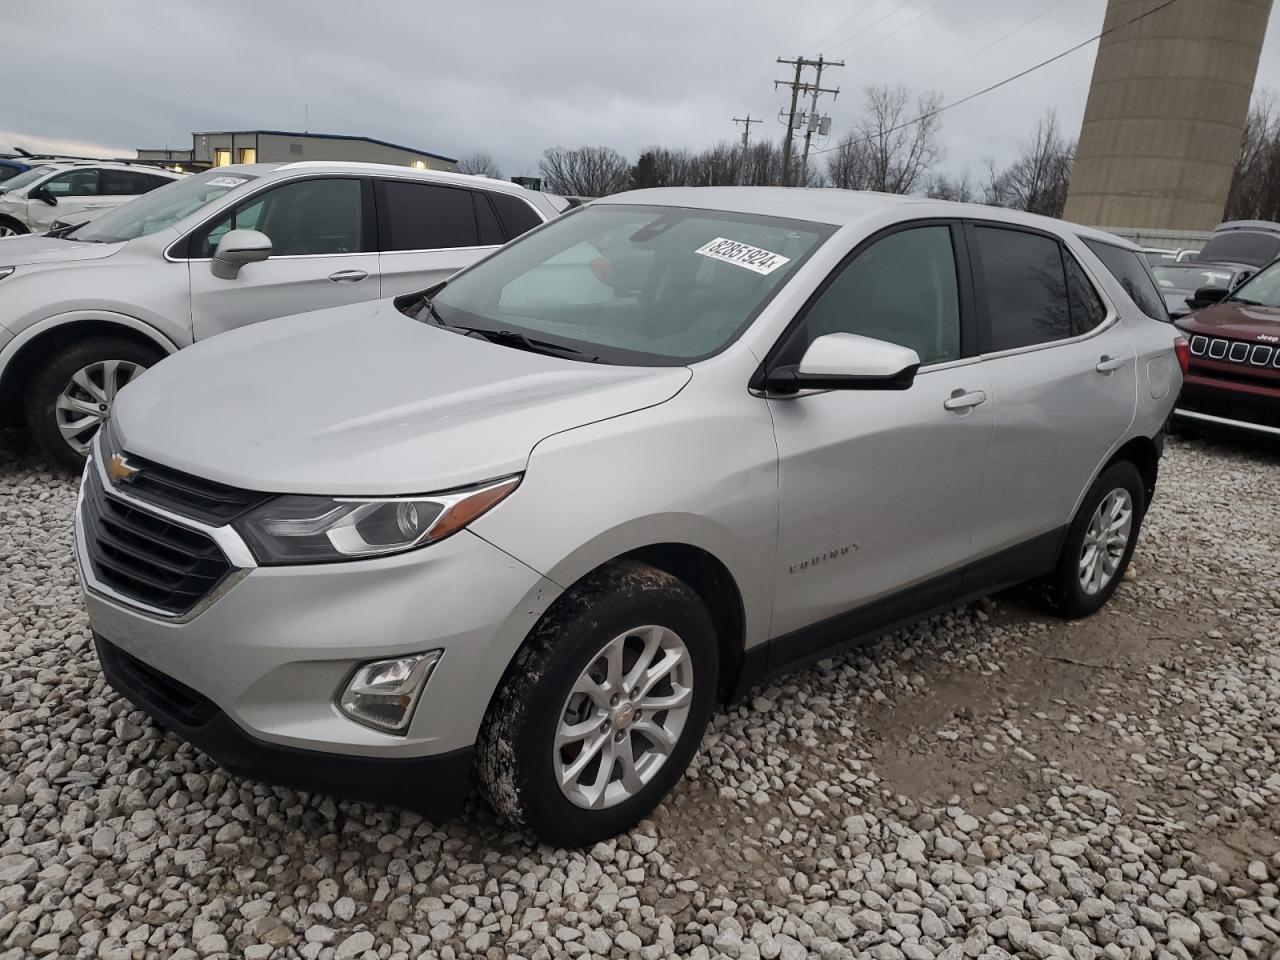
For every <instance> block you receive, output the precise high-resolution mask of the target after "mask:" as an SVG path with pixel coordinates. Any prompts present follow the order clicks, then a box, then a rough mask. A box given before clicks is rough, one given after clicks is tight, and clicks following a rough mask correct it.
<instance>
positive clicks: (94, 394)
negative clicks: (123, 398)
mask: <svg viewBox="0 0 1280 960" xmlns="http://www.w3.org/2000/svg"><path fill="white" fill-rule="evenodd" d="M145 369H146V367H144V366H143V365H142V364H140V363H135V362H133V361H132V360H97V361H95V362H93V363H91V364H89V365H88V366H84V367H81V368H80V369H79V370H77V371H76V372H75V373H74V374H72V376H71V379H70V380H69V381H67V385H66V387H64V388H63V390H62V393H60V394H58V400H57V402H56V403H55V404H54V416H55V417H56V418H57V421H58V430H59V432H61V434H62V439H63V440H65V441H66V442H67V446H69V447H70V448H71V449H72V450H74V451H75V452H76V453H78V454H79V455H80V456H82V457H83V456H85V455H87V454H88V452H89V441H90V440H92V439H93V435H94V433H96V432H97V430H98V428H99V427H100V426H102V422H103V421H104V420H106V419H107V417H109V416H110V415H111V405H112V404H113V403H114V402H115V398H116V394H117V393H118V392H119V391H120V388H121V387H123V386H125V385H126V384H128V383H130V382H131V381H133V380H134V379H136V378H137V376H138V375H139V374H140V373H142V372H143V371H144V370H145Z"/></svg>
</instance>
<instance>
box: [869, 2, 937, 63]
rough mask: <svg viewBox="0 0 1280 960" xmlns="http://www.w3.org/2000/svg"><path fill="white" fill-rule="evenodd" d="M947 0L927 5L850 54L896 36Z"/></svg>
mask: <svg viewBox="0 0 1280 960" xmlns="http://www.w3.org/2000/svg"><path fill="white" fill-rule="evenodd" d="M946 2H947V0H938V2H937V3H935V4H934V5H933V6H932V7H926V8H925V9H924V10H921V11H920V12H919V13H917V14H916V15H915V16H914V17H912V18H911V19H910V20H908V21H907V22H906V23H903V24H902V25H900V26H897V27H894V28H893V29H892V30H890V31H889V32H888V33H886V34H885V35H884V36H882V37H880V38H879V39H877V40H872V41H871V42H870V43H868V44H866V45H865V46H862V47H859V48H858V49H857V50H855V51H853V53H851V54H849V56H851V57H852V56H856V55H857V54H859V53H863V52H865V51H867V50H870V49H871V48H872V47H874V46H876V45H877V44H880V43H883V42H884V41H885V40H888V39H889V38H890V37H892V36H894V35H895V34H898V33H901V32H902V31H903V30H905V29H907V27H909V26H911V25H912V24H913V23H915V22H916V21H917V20H919V19H920V18H921V17H923V16H925V15H926V14H930V13H933V11H935V10H937V9H938V8H939V7H940V6H942V5H943V4H944V3H946Z"/></svg>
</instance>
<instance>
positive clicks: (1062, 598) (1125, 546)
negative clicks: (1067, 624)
mask: <svg viewBox="0 0 1280 960" xmlns="http://www.w3.org/2000/svg"><path fill="white" fill-rule="evenodd" d="M1146 505H1147V504H1146V488H1145V487H1144V485H1143V481H1142V474H1141V473H1139V472H1138V468H1137V467H1136V466H1134V465H1133V464H1132V463H1130V462H1129V461H1127V460H1122V461H1120V462H1118V463H1113V464H1112V465H1111V466H1109V467H1107V469H1106V470H1104V471H1103V472H1102V474H1101V475H1100V476H1099V477H1098V479H1097V480H1095V481H1094V484H1093V486H1092V487H1090V488H1089V492H1088V494H1087V495H1086V496H1085V498H1084V502H1083V503H1081V504H1080V510H1079V512H1077V513H1076V517H1075V520H1073V521H1072V523H1071V527H1070V528H1069V529H1068V531H1067V538H1066V542H1065V543H1064V544H1063V547H1062V554H1061V556H1060V558H1059V560H1058V567H1057V569H1056V570H1054V572H1053V573H1051V574H1050V575H1049V576H1048V577H1046V578H1045V579H1044V580H1043V581H1041V582H1040V584H1039V586H1040V594H1041V596H1042V597H1043V598H1044V599H1045V600H1046V601H1047V603H1048V605H1049V606H1050V608H1052V609H1053V611H1054V612H1055V613H1057V614H1058V615H1060V616H1063V617H1067V618H1068V619H1073V620H1074V619H1077V618H1079V617H1087V616H1089V615H1090V614H1092V613H1095V612H1096V611H1098V610H1099V609H1101V607H1102V606H1103V604H1105V603H1106V602H1107V601H1108V600H1109V599H1110V598H1111V595H1112V594H1113V593H1115V591H1116V587H1117V586H1119V584H1120V581H1121V580H1122V579H1123V578H1124V572H1125V569H1126V568H1127V567H1128V566H1129V561H1130V559H1131V558H1132V557H1133V550H1134V547H1135V546H1136V545H1137V542H1138V531H1139V529H1140V528H1141V526H1142V517H1143V514H1144V513H1145V512H1146Z"/></svg>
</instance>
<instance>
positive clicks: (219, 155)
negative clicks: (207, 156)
mask: <svg viewBox="0 0 1280 960" xmlns="http://www.w3.org/2000/svg"><path fill="white" fill-rule="evenodd" d="M213 165H214V166H215V167H227V166H230V165H231V148H230V147H219V148H218V149H216V150H214V151H213Z"/></svg>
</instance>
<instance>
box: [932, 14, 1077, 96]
mask: <svg viewBox="0 0 1280 960" xmlns="http://www.w3.org/2000/svg"><path fill="white" fill-rule="evenodd" d="M1066 2H1067V0H1057V2H1056V3H1051V4H1049V6H1047V7H1045V9H1043V10H1041V11H1040V12H1039V13H1037V14H1036V15H1035V16H1034V17H1032V18H1031V19H1030V20H1027V21H1025V22H1023V23H1020V24H1018V26H1016V27H1014V28H1013V29H1012V30H1010V31H1009V32H1008V33H1006V34H1003V35H1002V36H999V37H997V38H996V39H995V40H992V41H991V42H990V43H988V44H987V45H986V46H985V47H979V48H978V49H977V50H975V51H973V53H971V54H969V56H967V57H965V58H964V59H963V60H958V61H957V62H955V63H953V64H952V65H951V66H949V67H947V69H945V70H943V71H941V72H939V73H935V74H934V75H933V76H932V77H930V78H929V79H927V80H924V81H921V83H920V84H919V86H921V87H923V86H927V85H928V84H930V83H933V81H935V80H937V79H938V78H939V77H945V76H946V75H947V74H948V73H950V72H951V71H952V70H956V69H958V68H960V67H963V66H964V65H965V64H966V63H969V62H970V61H971V60H974V59H976V58H977V57H979V56H981V55H982V54H984V53H986V52H987V51H988V50H990V49H991V48H992V47H994V46H998V45H999V44H1001V43H1004V41H1006V40H1008V39H1009V38H1010V37H1012V36H1013V35H1014V34H1015V33H1018V32H1020V31H1022V30H1025V29H1026V28H1027V27H1029V26H1031V25H1032V24H1033V23H1035V22H1036V21H1037V20H1039V19H1040V18H1042V17H1044V16H1046V15H1048V14H1050V13H1052V12H1053V11H1054V10H1057V9H1058V7H1060V6H1062V5H1063V4H1064V3H1066Z"/></svg>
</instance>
